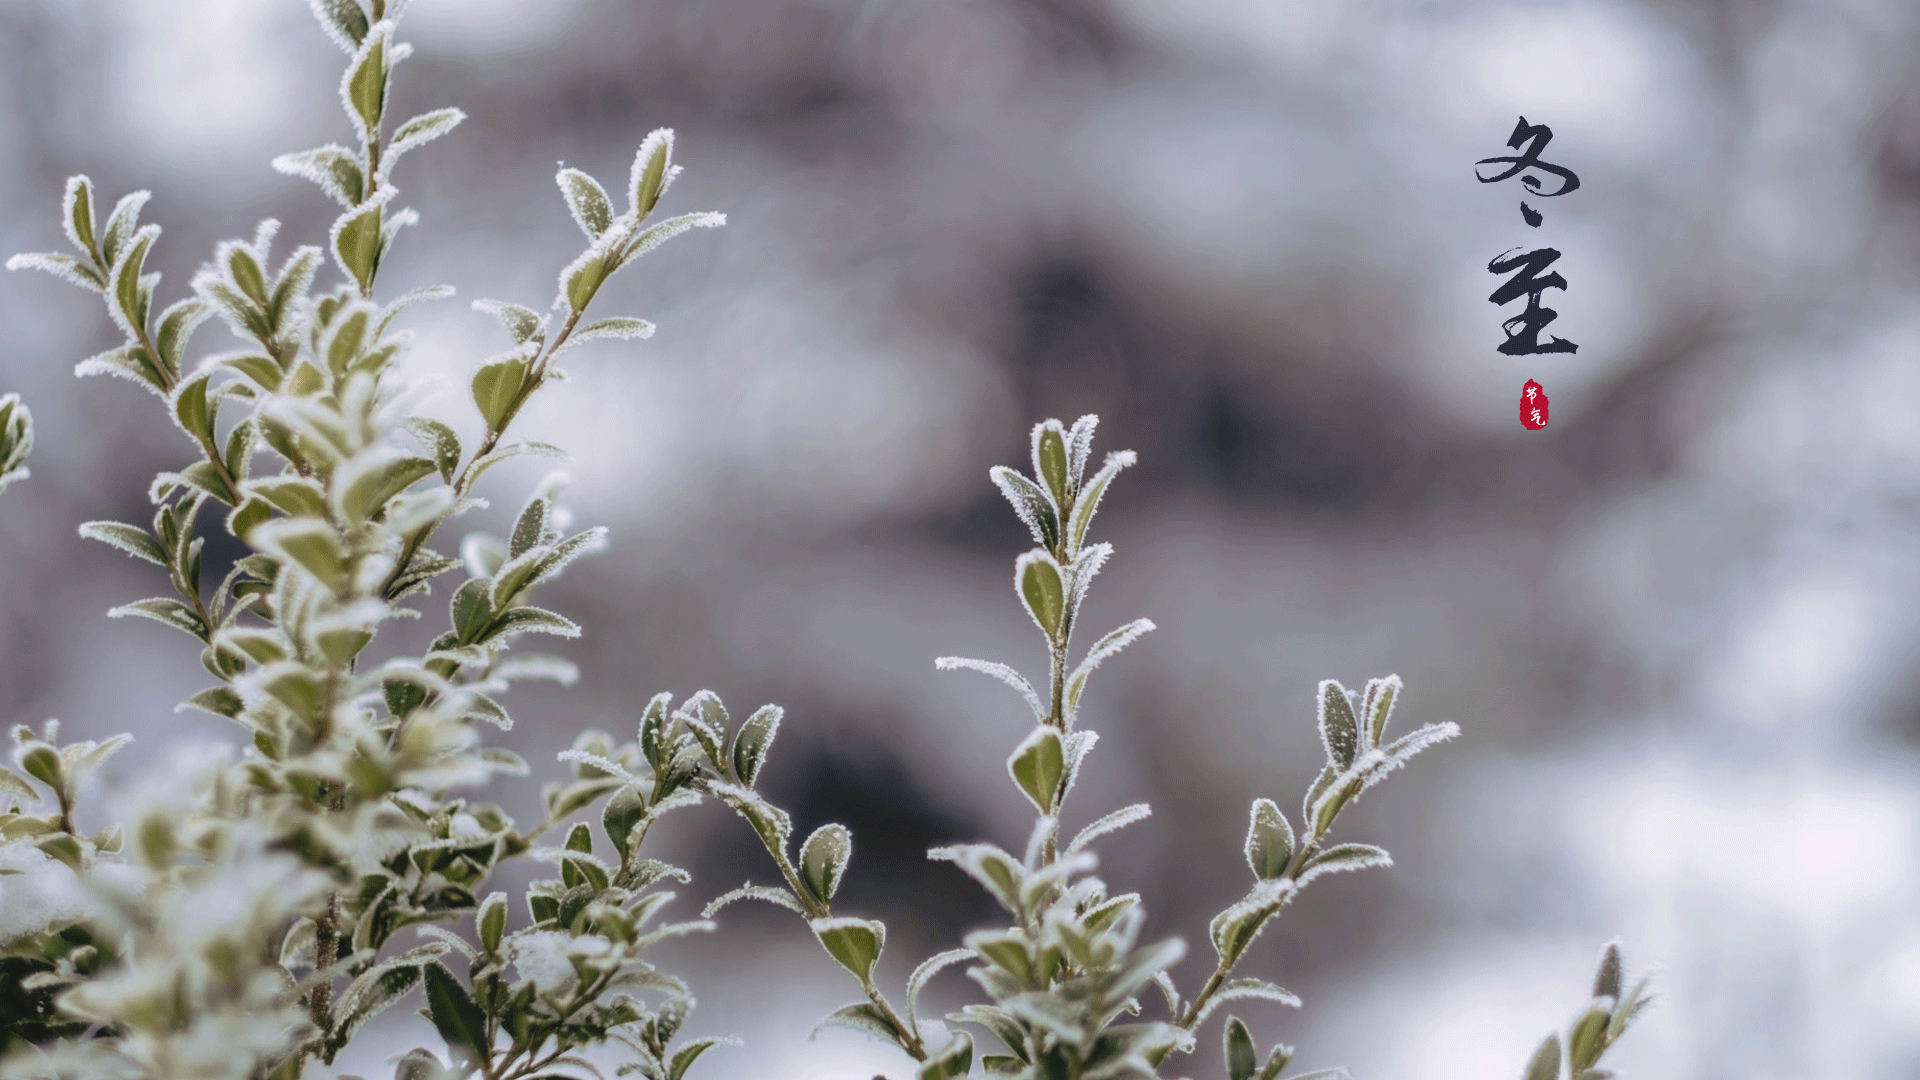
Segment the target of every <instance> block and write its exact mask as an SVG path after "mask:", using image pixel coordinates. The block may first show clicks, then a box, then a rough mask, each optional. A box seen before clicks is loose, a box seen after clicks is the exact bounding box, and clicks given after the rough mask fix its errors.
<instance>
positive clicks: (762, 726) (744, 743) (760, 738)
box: [731, 705, 782, 787]
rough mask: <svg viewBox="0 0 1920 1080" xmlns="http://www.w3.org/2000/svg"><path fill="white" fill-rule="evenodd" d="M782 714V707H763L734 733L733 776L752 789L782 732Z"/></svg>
mask: <svg viewBox="0 0 1920 1080" xmlns="http://www.w3.org/2000/svg"><path fill="white" fill-rule="evenodd" d="M781 715H782V713H781V709H780V707H779V706H778V705H763V706H761V707H760V708H759V709H757V710H755V712H754V714H753V715H752V716H749V717H747V722H746V723H744V724H741V725H740V730H739V731H738V732H736V733H735V734H734V736H733V752H732V754H731V758H732V761H733V775H734V778H735V779H737V780H739V781H740V782H741V783H742V784H745V785H746V786H748V787H752V786H753V782H754V780H755V779H756V778H757V777H758V776H759V775H760V766H761V765H762V764H763V763H764V762H765V761H766V759H767V751H768V750H769V749H770V748H772V746H773V737H774V735H776V734H778V733H779V731H780V717H781Z"/></svg>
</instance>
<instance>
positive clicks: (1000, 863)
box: [927, 844, 1027, 915]
mask: <svg viewBox="0 0 1920 1080" xmlns="http://www.w3.org/2000/svg"><path fill="white" fill-rule="evenodd" d="M927 858H929V859H933V860H936V861H945V862H951V863H953V864H954V865H956V866H958V867H959V868H960V869H962V870H964V871H966V873H967V876H969V877H971V878H973V879H974V880H975V881H978V882H979V883H980V884H981V885H983V886H985V887H986V889H987V891H988V892H989V893H991V894H992V895H993V898H994V899H996V900H998V901H1000V904H1001V906H1002V907H1005V908H1006V909H1007V910H1008V911H1009V912H1012V913H1013V914H1015V915H1018V914H1020V892H1021V887H1022V886H1023V885H1024V884H1025V883H1026V880H1027V872H1026V868H1025V867H1023V866H1022V865H1021V864H1020V863H1019V862H1018V861H1017V860H1016V859H1014V857H1013V856H1012V855H1010V854H1008V853H1007V852H1005V851H1003V850H1001V849H1000V848H998V847H996V846H994V845H992V844H950V845H947V846H945V847H936V848H931V849H929V850H928V851H927Z"/></svg>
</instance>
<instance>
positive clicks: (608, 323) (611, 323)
mask: <svg viewBox="0 0 1920 1080" xmlns="http://www.w3.org/2000/svg"><path fill="white" fill-rule="evenodd" d="M653 329H654V328H653V324H652V323H650V322H648V321H647V320H645V319H634V318H628V317H626V316H619V317H616V318H611V319H600V320H597V321H595V322H592V323H589V324H587V325H586V326H583V327H581V328H580V329H578V330H575V331H574V332H573V337H572V338H571V339H569V344H572V343H576V342H581V341H600V340H615V341H631V340H635V339H638V338H650V337H652V336H653Z"/></svg>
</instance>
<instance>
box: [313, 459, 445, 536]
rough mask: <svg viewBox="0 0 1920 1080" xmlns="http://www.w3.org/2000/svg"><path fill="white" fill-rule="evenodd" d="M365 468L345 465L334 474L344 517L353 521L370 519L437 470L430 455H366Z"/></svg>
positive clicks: (336, 491) (335, 489)
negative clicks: (370, 456) (347, 467)
mask: <svg viewBox="0 0 1920 1080" xmlns="http://www.w3.org/2000/svg"><path fill="white" fill-rule="evenodd" d="M362 460H365V461H367V464H366V466H365V467H363V468H358V469H354V470H352V471H349V470H347V469H342V470H340V471H339V472H338V473H336V474H335V476H334V491H335V494H336V495H337V496H338V499H337V502H338V504H339V510H340V513H341V515H342V516H343V517H345V518H346V519H347V520H348V521H351V522H361V521H367V520H369V519H371V518H372V517H373V516H374V514H375V513H377V512H378V511H380V510H381V509H383V508H384V507H385V506H386V505H387V502H388V500H390V499H392V498H393V497H394V496H395V495H398V494H400V493H401V492H402V491H405V490H406V489H407V488H409V487H412V486H413V485H414V484H417V483H419V482H420V481H421V480H423V479H425V478H426V477H428V476H430V475H432V474H433V473H434V472H435V471H436V466H435V464H434V462H433V461H432V460H431V459H429V458H423V457H412V456H400V457H387V458H384V459H381V458H377V457H376V458H371V459H369V458H367V457H366V455H362Z"/></svg>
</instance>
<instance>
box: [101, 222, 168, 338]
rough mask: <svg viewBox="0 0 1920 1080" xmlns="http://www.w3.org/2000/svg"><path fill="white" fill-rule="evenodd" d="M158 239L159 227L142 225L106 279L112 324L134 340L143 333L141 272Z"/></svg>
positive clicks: (144, 300)
mask: <svg viewBox="0 0 1920 1080" xmlns="http://www.w3.org/2000/svg"><path fill="white" fill-rule="evenodd" d="M159 236H160V226H158V225H144V226H141V228H140V231H138V232H136V233H134V234H133V239H132V241H131V242H130V243H129V244H128V245H127V249H126V250H125V251H123V252H121V253H120V258H119V260H118V261H116V262H115V263H114V264H113V272H112V273H111V274H110V275H108V277H109V281H110V282H111V284H112V287H113V304H112V307H111V311H112V314H113V316H114V321H115V322H118V323H119V324H120V329H122V330H124V331H126V333H127V336H128V337H132V338H138V337H140V336H141V335H143V334H145V333H146V328H147V299H148V294H147V291H146V290H145V289H143V288H142V287H141V283H140V279H141V270H142V268H143V267H144V266H145V265H146V261H147V252H148V251H149V250H150V249H151V248H152V247H153V242H154V241H155V240H156V239H158V238H159Z"/></svg>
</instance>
